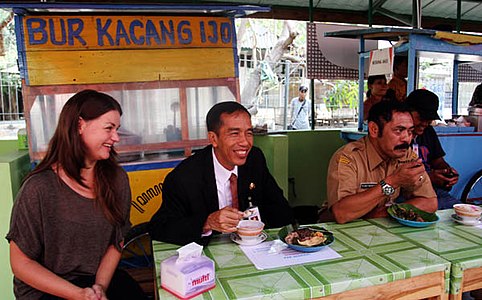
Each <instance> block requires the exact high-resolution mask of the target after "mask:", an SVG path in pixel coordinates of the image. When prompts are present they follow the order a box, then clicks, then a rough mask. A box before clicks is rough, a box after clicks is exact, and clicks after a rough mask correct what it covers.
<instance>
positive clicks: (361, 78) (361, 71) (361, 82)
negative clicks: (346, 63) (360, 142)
mask: <svg viewBox="0 0 482 300" xmlns="http://www.w3.org/2000/svg"><path fill="white" fill-rule="evenodd" d="M364 53H365V38H364V37H363V36H361V37H360V53H359V54H358V110H359V111H358V131H363V98H364V97H363V94H364V92H365V57H364Z"/></svg>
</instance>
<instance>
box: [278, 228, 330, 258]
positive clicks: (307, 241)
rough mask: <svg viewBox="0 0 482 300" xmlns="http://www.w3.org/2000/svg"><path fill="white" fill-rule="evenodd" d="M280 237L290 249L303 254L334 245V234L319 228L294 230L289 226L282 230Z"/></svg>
mask: <svg viewBox="0 0 482 300" xmlns="http://www.w3.org/2000/svg"><path fill="white" fill-rule="evenodd" d="M278 237H279V239H280V240H281V241H283V242H284V243H285V244H286V245H288V247H289V248H291V249H294V250H296V251H301V252H316V251H320V250H321V249H323V248H324V247H326V246H328V245H330V244H331V243H333V241H334V240H335V238H334V237H333V233H331V232H329V231H328V230H326V229H325V228H322V227H317V226H301V227H299V228H298V229H294V228H293V226H291V225H288V226H285V227H283V228H281V229H280V231H279V232H278Z"/></svg>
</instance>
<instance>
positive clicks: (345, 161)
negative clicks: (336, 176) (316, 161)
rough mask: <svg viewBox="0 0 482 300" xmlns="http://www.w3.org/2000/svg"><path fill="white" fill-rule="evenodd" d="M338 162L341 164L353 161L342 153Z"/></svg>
mask: <svg viewBox="0 0 482 300" xmlns="http://www.w3.org/2000/svg"><path fill="white" fill-rule="evenodd" d="M338 162H339V163H340V164H349V163H350V162H351V160H350V159H349V158H348V157H346V156H345V155H341V156H340V158H339V159H338Z"/></svg>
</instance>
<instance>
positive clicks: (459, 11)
mask: <svg viewBox="0 0 482 300" xmlns="http://www.w3.org/2000/svg"><path fill="white" fill-rule="evenodd" d="M455 27H456V30H457V33H460V27H462V0H457V23H456V26H455Z"/></svg>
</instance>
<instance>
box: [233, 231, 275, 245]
mask: <svg viewBox="0 0 482 300" xmlns="http://www.w3.org/2000/svg"><path fill="white" fill-rule="evenodd" d="M229 237H230V238H231V241H233V242H235V243H236V244H239V245H241V246H254V245H258V244H260V243H262V242H264V241H265V240H266V239H267V238H268V235H267V234H266V232H264V231H262V232H261V234H260V235H259V236H258V238H257V239H253V240H251V241H249V242H247V241H243V240H242V239H241V238H240V237H239V235H238V234H237V233H236V232H233V233H231V234H230V235H229Z"/></svg>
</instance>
